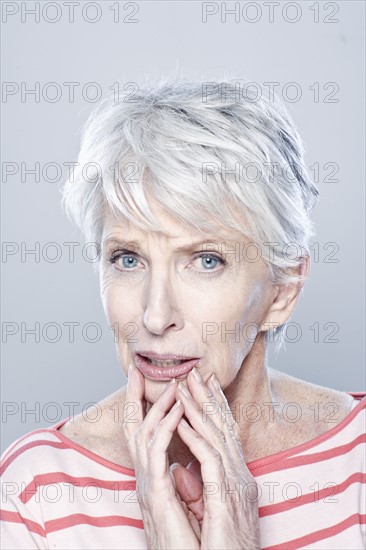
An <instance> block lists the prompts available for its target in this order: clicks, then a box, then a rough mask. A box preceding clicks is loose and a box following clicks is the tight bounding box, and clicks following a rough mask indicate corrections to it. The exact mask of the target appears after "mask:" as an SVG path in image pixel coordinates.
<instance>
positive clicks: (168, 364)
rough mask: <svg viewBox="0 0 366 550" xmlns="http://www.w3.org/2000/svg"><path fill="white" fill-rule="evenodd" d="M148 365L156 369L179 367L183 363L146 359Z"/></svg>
mask: <svg viewBox="0 0 366 550" xmlns="http://www.w3.org/2000/svg"><path fill="white" fill-rule="evenodd" d="M148 360H149V363H151V364H152V365H155V366H156V367H173V366H175V365H181V364H182V363H184V361H155V359H150V358H148Z"/></svg>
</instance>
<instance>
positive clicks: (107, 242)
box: [2, 79, 366, 550]
mask: <svg viewBox="0 0 366 550" xmlns="http://www.w3.org/2000/svg"><path fill="white" fill-rule="evenodd" d="M78 162H79V164H78V166H77V168H76V170H75V173H73V174H72V175H70V177H69V179H68V181H67V183H66V185H65V188H64V195H63V198H64V202H65V205H66V207H67V210H68V212H69V213H70V215H72V216H73V218H74V219H75V220H76V222H77V223H78V224H79V225H80V227H81V228H82V229H83V231H84V233H85V236H86V239H87V241H91V242H94V243H97V244H98V249H99V250H100V255H99V258H98V263H97V269H98V273H99V279H100V295H101V299H102V302H103V306H104V310H105V313H106V316H107V319H108V321H109V324H110V325H111V326H112V327H113V329H114V332H115V342H116V347H117V354H118V358H119V361H120V364H121V367H122V370H123V372H124V374H125V375H126V376H128V383H127V387H122V388H120V389H117V391H116V392H115V393H113V394H112V395H110V396H108V397H106V398H105V399H104V400H102V401H101V402H100V403H99V404H98V405H99V409H100V414H99V415H98V421H97V422H90V421H89V416H88V415H85V414H80V415H78V416H76V418H71V417H70V418H69V419H63V420H62V421H61V422H59V423H58V424H55V425H54V426H52V427H51V428H43V429H39V430H35V431H33V432H30V433H28V434H27V435H26V436H24V437H22V438H20V439H19V440H17V441H16V442H14V443H13V445H12V446H10V447H9V448H8V449H7V451H6V452H5V453H4V456H3V463H2V469H3V480H4V483H3V486H4V489H3V491H4V496H3V511H2V519H3V539H4V540H3V542H5V547H6V548H62V549H68V548H70V549H71V548H73V549H75V548H108V549H109V548H120V549H131V548H136V549H137V548H140V549H142V548H151V549H155V548H159V549H185V550H186V549H197V548H202V549H229V548H233V549H234V548H235V549H258V548H262V549H266V550H275V549H276V550H277V549H285V548H286V549H288V548H326V549H331V548H352V549H355V548H363V547H364V544H365V514H364V512H365V499H364V498H363V497H364V493H362V487H363V485H362V482H364V481H365V474H364V468H365V466H364V458H363V456H364V455H363V451H364V447H365V438H364V435H363V432H364V427H363V426H364V419H365V403H366V396H365V394H362V393H361V392H358V393H357V392H356V393H350V392H349V393H346V392H341V391H336V390H333V389H331V388H326V387H321V386H318V385H315V384H311V383H309V382H306V381H303V380H299V379H297V378H294V377H292V376H288V375H285V374H283V373H280V372H279V371H277V370H274V369H273V368H270V367H269V365H268V361H267V346H268V343H269V340H270V339H271V338H272V337H273V338H274V339H276V340H277V346H278V349H279V348H280V346H281V343H282V341H283V331H284V329H285V328H286V322H288V320H289V318H290V316H291V314H292V312H293V311H294V308H295V305H296V302H297V300H298V298H299V295H300V292H301V289H302V286H303V284H304V282H305V280H306V278H307V276H308V273H309V248H308V245H309V238H310V237H311V235H312V234H313V228H312V223H311V221H310V217H309V215H310V212H311V210H312V208H313V206H314V203H315V200H316V198H317V195H318V192H317V190H316V189H315V187H314V185H313V183H312V182H311V181H310V178H309V177H308V174H307V171H306V167H305V164H304V159H303V147H302V145H301V141H300V138H299V136H298V134H297V132H296V130H295V129H294V126H293V124H292V122H291V119H290V118H289V116H288V114H287V113H286V111H285V110H284V108H283V106H282V105H281V104H280V103H279V102H278V101H277V100H276V101H269V100H266V99H264V98H263V97H262V98H258V97H254V96H253V94H251V93H250V88H249V87H242V88H241V87H240V86H239V87H238V85H237V83H233V82H220V83H216V84H213V83H209V84H207V83H204V82H191V81H187V80H183V79H181V80H171V81H170V80H165V81H164V80H162V81H160V82H153V83H148V84H145V86H144V87H140V88H139V90H138V91H137V92H136V93H135V94H134V95H133V97H131V94H129V95H128V94H125V95H124V96H121V97H118V98H117V99H116V98H115V97H108V98H107V99H106V100H104V101H103V102H102V103H101V105H100V106H99V107H98V108H97V109H96V110H95V111H94V112H93V113H92V115H91V116H90V118H89V120H88V121H87V124H86V127H85V129H84V132H83V138H82V145H81V151H80V155H79V159H78ZM294 251H295V254H294ZM319 367H321V365H319ZM14 484H15V485H14ZM50 488H51V489H53V493H52V496H51V494H50V492H49V491H46V489H48V490H49V489H50ZM90 488H92V489H93V490H94V493H92V494H91V493H90ZM4 503H5V504H4Z"/></svg>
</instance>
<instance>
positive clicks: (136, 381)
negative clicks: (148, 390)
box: [122, 364, 146, 458]
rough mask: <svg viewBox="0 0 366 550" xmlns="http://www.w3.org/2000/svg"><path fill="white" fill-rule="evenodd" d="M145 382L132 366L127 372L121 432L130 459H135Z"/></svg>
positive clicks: (143, 402) (142, 415) (141, 418)
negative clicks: (133, 442) (135, 441)
mask: <svg viewBox="0 0 366 550" xmlns="http://www.w3.org/2000/svg"><path fill="white" fill-rule="evenodd" d="M144 394H145V381H144V377H143V376H142V374H141V373H140V372H138V369H137V368H136V367H134V366H133V365H132V364H131V365H130V366H129V370H128V380H127V389H126V398H125V404H124V407H123V425H122V426H123V431H124V435H125V439H126V442H127V446H128V448H129V451H130V453H131V454H132V458H135V455H136V453H135V451H134V445H133V444H132V445H131V442H132V441H134V438H135V435H136V433H137V431H138V430H139V428H140V427H141V425H142V422H143V419H144V410H143V409H144V406H145V403H146V401H145V398H144Z"/></svg>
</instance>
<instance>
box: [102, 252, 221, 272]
mask: <svg viewBox="0 0 366 550" xmlns="http://www.w3.org/2000/svg"><path fill="white" fill-rule="evenodd" d="M198 258H201V259H203V260H205V261H207V262H208V263H207V264H206V268H207V269H204V271H213V270H214V269H215V267H217V264H218V263H219V264H221V265H225V264H226V261H225V260H224V259H223V258H221V257H220V256H216V255H215V254H208V253H207V252H206V253H204V254H200V255H199V256H196V258H195V260H197V259H198ZM120 259H121V260H122V265H121V266H120V268H122V269H120V271H132V270H133V269H134V268H135V267H137V264H136V263H134V262H138V259H137V258H136V256H135V254H134V253H133V252H130V251H128V250H118V251H116V252H114V253H113V254H112V256H111V257H110V258H108V261H109V262H110V263H111V264H115V263H117V262H118V261H119V260H120Z"/></svg>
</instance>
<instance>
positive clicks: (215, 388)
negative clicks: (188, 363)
mask: <svg viewBox="0 0 366 550" xmlns="http://www.w3.org/2000/svg"><path fill="white" fill-rule="evenodd" d="M187 380H188V383H189V388H190V390H191V395H192V397H193V399H195V400H196V402H197V403H201V408H202V420H203V422H204V423H207V422H208V419H210V420H211V421H212V423H213V424H214V425H215V426H216V428H217V429H218V430H219V431H221V432H223V433H224V434H225V437H226V440H227V445H228V448H229V449H230V452H231V453H235V454H239V455H242V449H241V441H240V430H239V426H238V424H237V423H236V421H235V419H234V417H233V414H232V412H231V409H230V407H229V403H228V401H227V399H226V396H225V394H224V392H223V391H222V389H221V386H220V384H219V382H218V380H217V378H216V376H215V374H212V376H211V377H210V378H209V380H208V382H207V384H205V383H204V381H203V379H202V377H201V375H200V373H199V372H198V371H197V370H196V369H193V372H192V374H191V373H190V375H189V376H188V379H187Z"/></svg>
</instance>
